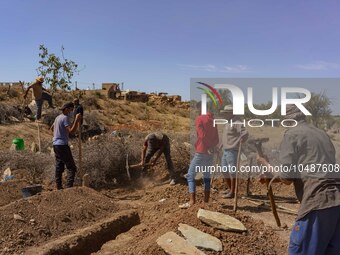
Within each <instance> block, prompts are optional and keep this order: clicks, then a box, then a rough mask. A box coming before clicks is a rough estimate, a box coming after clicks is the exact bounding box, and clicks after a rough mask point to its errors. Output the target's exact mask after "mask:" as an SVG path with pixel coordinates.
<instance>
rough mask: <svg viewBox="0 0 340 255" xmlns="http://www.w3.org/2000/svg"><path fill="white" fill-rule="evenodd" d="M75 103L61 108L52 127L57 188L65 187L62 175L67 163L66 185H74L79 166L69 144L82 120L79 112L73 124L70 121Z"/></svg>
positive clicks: (68, 186)
mask: <svg viewBox="0 0 340 255" xmlns="http://www.w3.org/2000/svg"><path fill="white" fill-rule="evenodd" d="M73 109H74V104H73V103H71V102H70V103H66V104H64V105H63V107H62V108H61V109H60V110H61V111H62V113H61V114H60V115H59V116H58V117H57V118H56V119H55V120H54V123H53V125H52V127H51V129H52V131H53V150H54V154H55V159H56V171H55V179H56V184H57V189H58V190H60V189H62V188H63V185H62V175H63V172H64V170H65V165H66V168H67V170H68V174H67V183H66V187H67V188H70V187H73V182H74V178H75V175H76V171H77V167H76V164H75V163H74V160H73V156H72V152H71V149H70V146H69V145H68V136H69V135H70V134H74V133H75V132H76V131H77V127H78V125H79V123H80V121H81V118H82V116H81V114H77V115H76V117H75V120H74V123H73V125H72V126H71V124H70V122H69V114H70V113H72V112H73Z"/></svg>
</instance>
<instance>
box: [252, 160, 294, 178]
mask: <svg viewBox="0 0 340 255" xmlns="http://www.w3.org/2000/svg"><path fill="white" fill-rule="evenodd" d="M256 160H257V163H258V164H259V165H263V166H267V167H268V169H269V168H270V167H271V166H270V164H269V162H268V159H267V157H264V158H263V157H259V156H257V158H256ZM265 178H267V179H268V178H269V179H272V178H275V180H274V181H273V182H275V183H276V182H282V183H284V184H286V185H290V184H292V181H291V180H287V179H283V178H281V177H280V176H274V175H273V174H271V173H270V174H269V173H267V174H266V175H265V174H263V176H260V182H261V183H265Z"/></svg>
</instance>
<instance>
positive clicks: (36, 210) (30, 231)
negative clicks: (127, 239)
mask: <svg viewBox="0 0 340 255" xmlns="http://www.w3.org/2000/svg"><path fill="white" fill-rule="evenodd" d="M119 209H120V208H119V207H118V206H117V205H116V204H115V203H113V201H112V200H111V199H110V198H108V197H106V196H104V195H102V194H100V193H98V192H96V191H94V190H92V189H89V188H82V187H79V188H71V189H65V190H61V191H52V192H43V193H42V194H40V195H36V196H33V197H30V198H26V199H20V200H17V201H15V202H12V203H10V204H8V205H6V206H3V207H0V233H3V235H1V237H0V251H1V252H2V253H0V254H15V253H20V252H22V251H23V250H24V249H25V248H27V247H28V246H32V245H37V244H41V243H44V242H46V241H48V240H51V239H54V238H56V237H58V236H61V235H65V234H69V233H72V232H73V231H74V230H76V229H79V228H82V227H86V226H89V225H91V224H93V223H94V222H95V221H97V220H99V219H102V218H105V217H107V216H109V215H111V214H112V213H114V212H117V211H118V210H119ZM14 215H15V216H14Z"/></svg>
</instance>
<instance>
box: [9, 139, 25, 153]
mask: <svg viewBox="0 0 340 255" xmlns="http://www.w3.org/2000/svg"><path fill="white" fill-rule="evenodd" d="M12 143H13V144H15V149H16V150H17V151H23V150H24V149H25V143H24V139H22V138H15V139H13V141H12Z"/></svg>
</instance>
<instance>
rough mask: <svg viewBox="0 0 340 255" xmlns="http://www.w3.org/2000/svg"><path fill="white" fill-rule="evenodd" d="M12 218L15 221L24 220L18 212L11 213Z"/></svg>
mask: <svg viewBox="0 0 340 255" xmlns="http://www.w3.org/2000/svg"><path fill="white" fill-rule="evenodd" d="M13 218H14V219H15V220H17V221H22V222H25V220H24V218H23V217H21V216H20V215H19V214H13Z"/></svg>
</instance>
